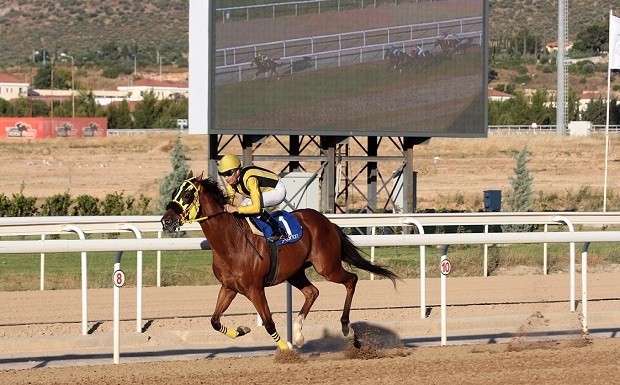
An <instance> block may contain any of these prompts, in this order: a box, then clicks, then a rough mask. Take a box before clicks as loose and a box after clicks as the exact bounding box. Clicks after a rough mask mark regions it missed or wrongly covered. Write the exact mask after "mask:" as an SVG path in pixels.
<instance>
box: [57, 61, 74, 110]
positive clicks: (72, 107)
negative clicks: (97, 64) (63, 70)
mask: <svg viewBox="0 0 620 385" xmlns="http://www.w3.org/2000/svg"><path fill="white" fill-rule="evenodd" d="M60 56H62V57H68V58H69V59H71V117H72V118H75V76H74V70H73V56H70V55H67V54H66V53H61V54H60Z"/></svg>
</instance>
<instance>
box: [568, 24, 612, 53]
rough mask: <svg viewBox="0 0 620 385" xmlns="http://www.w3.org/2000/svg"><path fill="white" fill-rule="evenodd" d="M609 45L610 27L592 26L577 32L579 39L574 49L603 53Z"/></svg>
mask: <svg viewBox="0 0 620 385" xmlns="http://www.w3.org/2000/svg"><path fill="white" fill-rule="evenodd" d="M608 45H609V27H607V26H602V25H600V24H590V25H587V26H586V27H585V28H582V29H581V30H580V31H579V32H577V39H576V40H575V43H574V45H573V49H576V50H579V51H582V52H587V51H593V52H601V51H603V50H607V46H608Z"/></svg>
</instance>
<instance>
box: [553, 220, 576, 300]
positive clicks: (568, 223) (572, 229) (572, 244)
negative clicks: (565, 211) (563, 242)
mask: <svg viewBox="0 0 620 385" xmlns="http://www.w3.org/2000/svg"><path fill="white" fill-rule="evenodd" d="M553 220H554V221H556V222H564V223H565V224H566V226H568V230H569V231H570V232H571V233H574V232H575V227H574V226H573V223H572V222H571V221H570V220H569V219H568V218H566V217H564V216H562V215H557V216H555V217H553ZM569 275H570V311H571V312H574V311H575V242H570V272H569Z"/></svg>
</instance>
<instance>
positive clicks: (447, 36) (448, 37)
mask: <svg viewBox="0 0 620 385" xmlns="http://www.w3.org/2000/svg"><path fill="white" fill-rule="evenodd" d="M441 38H442V39H443V41H445V42H446V44H447V45H450V35H448V33H447V32H444V33H443V36H442V37H441Z"/></svg>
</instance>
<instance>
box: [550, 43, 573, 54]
mask: <svg viewBox="0 0 620 385" xmlns="http://www.w3.org/2000/svg"><path fill="white" fill-rule="evenodd" d="M571 48H573V43H572V42H570V41H569V42H567V43H564V50H565V51H568V50H570V49H571ZM545 49H546V50H547V53H551V52H557V51H558V41H557V40H556V41H552V42H551V43H547V45H546V46H545Z"/></svg>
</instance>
